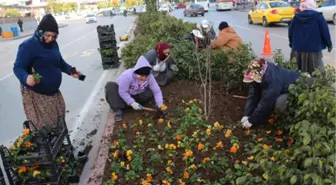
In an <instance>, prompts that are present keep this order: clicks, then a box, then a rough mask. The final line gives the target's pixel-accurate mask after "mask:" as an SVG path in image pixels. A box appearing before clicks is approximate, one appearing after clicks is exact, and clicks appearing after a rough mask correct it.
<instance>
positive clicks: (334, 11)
mask: <svg viewBox="0 0 336 185" xmlns="http://www.w3.org/2000/svg"><path fill="white" fill-rule="evenodd" d="M317 11H318V12H321V13H322V14H323V16H324V18H325V20H326V21H332V22H333V23H334V24H335V25H336V3H335V0H328V1H325V2H323V3H321V4H320V5H319V7H318V8H317Z"/></svg>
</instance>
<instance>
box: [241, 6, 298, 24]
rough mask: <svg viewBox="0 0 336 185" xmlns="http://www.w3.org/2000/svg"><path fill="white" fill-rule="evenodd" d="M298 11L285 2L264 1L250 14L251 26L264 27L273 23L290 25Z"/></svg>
mask: <svg viewBox="0 0 336 185" xmlns="http://www.w3.org/2000/svg"><path fill="white" fill-rule="evenodd" d="M295 12H296V10H295V8H293V7H290V6H289V5H288V3H286V2H283V1H264V2H260V3H259V4H258V5H257V6H255V7H254V8H253V9H252V10H251V11H250V12H249V14H248V22H249V24H253V23H262V25H263V26H264V27H267V26H269V25H270V24H272V23H288V24H289V23H290V22H291V21H292V19H293V17H294V14H295Z"/></svg>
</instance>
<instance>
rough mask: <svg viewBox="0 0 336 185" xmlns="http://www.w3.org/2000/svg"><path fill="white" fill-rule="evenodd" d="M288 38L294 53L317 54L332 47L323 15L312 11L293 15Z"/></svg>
mask: <svg viewBox="0 0 336 185" xmlns="http://www.w3.org/2000/svg"><path fill="white" fill-rule="evenodd" d="M288 37H289V45H290V46H291V47H292V49H293V50H294V51H299V52H318V51H322V50H324V49H326V47H327V46H329V47H331V46H332V42H331V37H330V32H329V27H328V24H327V22H326V20H325V19H324V17H323V15H322V14H321V13H319V12H317V11H314V10H305V11H302V12H299V13H296V14H295V16H294V18H293V20H292V22H291V24H290V26H289V28H288Z"/></svg>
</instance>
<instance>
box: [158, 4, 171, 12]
mask: <svg viewBox="0 0 336 185" xmlns="http://www.w3.org/2000/svg"><path fill="white" fill-rule="evenodd" d="M158 11H160V12H161V11H165V12H170V11H171V10H170V7H169V5H168V4H162V5H161V7H160V8H159V10H158Z"/></svg>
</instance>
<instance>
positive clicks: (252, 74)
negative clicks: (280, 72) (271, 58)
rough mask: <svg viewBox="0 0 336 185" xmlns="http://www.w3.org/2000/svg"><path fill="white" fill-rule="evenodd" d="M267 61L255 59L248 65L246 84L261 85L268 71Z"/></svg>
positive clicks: (245, 75)
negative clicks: (254, 83) (255, 83)
mask: <svg viewBox="0 0 336 185" xmlns="http://www.w3.org/2000/svg"><path fill="white" fill-rule="evenodd" d="M267 65H268V64H267V61H266V60H265V59H263V58H255V59H254V60H252V61H251V62H250V64H249V65H248V69H247V72H246V73H245V74H244V80H243V82H245V83H252V82H257V83H261V81H262V77H263V76H264V74H265V73H266V70H267Z"/></svg>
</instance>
